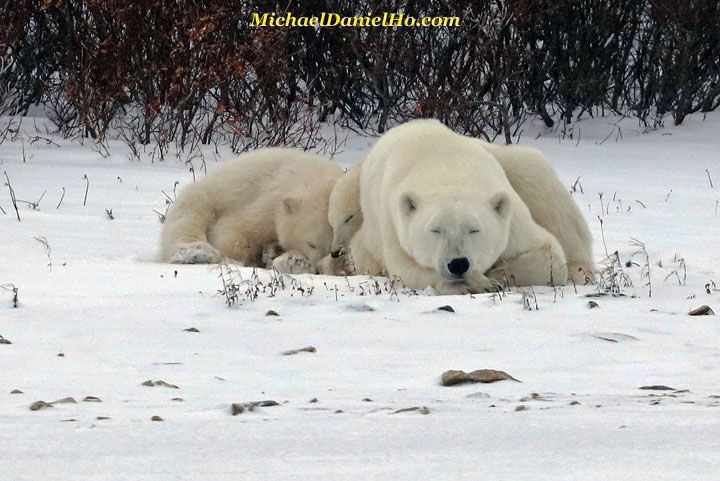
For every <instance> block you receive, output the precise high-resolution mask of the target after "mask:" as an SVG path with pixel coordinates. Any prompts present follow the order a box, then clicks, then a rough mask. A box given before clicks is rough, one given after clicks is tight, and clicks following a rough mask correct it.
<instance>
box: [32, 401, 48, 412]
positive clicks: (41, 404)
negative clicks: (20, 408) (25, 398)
mask: <svg viewBox="0 0 720 481" xmlns="http://www.w3.org/2000/svg"><path fill="white" fill-rule="evenodd" d="M51 407H52V404H48V403H46V402H45V401H35V402H34V403H32V404H31V405H30V410H31V411H39V410H41V409H44V408H51Z"/></svg>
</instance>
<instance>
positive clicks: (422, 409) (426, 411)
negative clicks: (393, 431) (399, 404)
mask: <svg viewBox="0 0 720 481" xmlns="http://www.w3.org/2000/svg"><path fill="white" fill-rule="evenodd" d="M412 411H417V412H419V413H420V414H430V410H429V409H428V408H427V407H425V406H413V407H411V408H402V409H398V410H397V411H394V412H393V413H392V414H400V413H409V412H412Z"/></svg>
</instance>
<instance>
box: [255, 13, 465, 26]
mask: <svg viewBox="0 0 720 481" xmlns="http://www.w3.org/2000/svg"><path fill="white" fill-rule="evenodd" d="M250 20H251V25H252V26H254V27H459V26H460V17H421V18H417V17H413V16H410V15H405V14H404V13H387V12H385V13H382V14H378V15H365V16H342V15H340V14H338V13H325V12H323V13H321V14H319V15H312V16H295V15H293V14H292V13H290V12H288V13H286V14H284V15H278V14H276V13H253V14H252V15H251V19H250Z"/></svg>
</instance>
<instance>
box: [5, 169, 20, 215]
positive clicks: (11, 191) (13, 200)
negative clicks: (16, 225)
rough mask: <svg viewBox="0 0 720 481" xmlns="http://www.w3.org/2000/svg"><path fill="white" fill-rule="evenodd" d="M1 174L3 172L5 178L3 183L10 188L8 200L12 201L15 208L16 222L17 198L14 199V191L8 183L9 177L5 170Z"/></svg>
mask: <svg viewBox="0 0 720 481" xmlns="http://www.w3.org/2000/svg"><path fill="white" fill-rule="evenodd" d="M3 174H5V180H6V181H7V182H6V183H5V185H7V186H8V189H9V190H10V200H11V201H12V205H13V207H14V208H15V215H16V216H17V220H18V222H20V211H18V206H17V199H15V191H14V190H13V188H12V185H10V178H9V177H8V175H7V172H6V171H3Z"/></svg>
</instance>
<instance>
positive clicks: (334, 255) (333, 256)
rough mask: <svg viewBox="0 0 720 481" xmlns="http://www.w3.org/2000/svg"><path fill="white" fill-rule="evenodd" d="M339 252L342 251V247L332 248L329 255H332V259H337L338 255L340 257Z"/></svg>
mask: <svg viewBox="0 0 720 481" xmlns="http://www.w3.org/2000/svg"><path fill="white" fill-rule="evenodd" d="M341 252H342V248H340V249H333V250H332V251H330V257H332V258H333V259H337V258H338V257H340V254H341Z"/></svg>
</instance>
